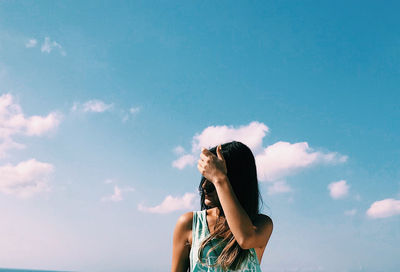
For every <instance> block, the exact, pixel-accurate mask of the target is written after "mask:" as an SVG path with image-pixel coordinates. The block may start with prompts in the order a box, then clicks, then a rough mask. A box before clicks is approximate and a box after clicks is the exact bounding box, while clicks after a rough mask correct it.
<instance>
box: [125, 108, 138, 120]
mask: <svg viewBox="0 0 400 272" xmlns="http://www.w3.org/2000/svg"><path fill="white" fill-rule="evenodd" d="M140 111H141V107H131V108H130V109H129V110H128V111H127V112H126V111H125V110H123V111H122V113H123V115H124V116H123V117H122V122H126V121H128V120H129V119H130V118H131V116H133V115H136V114H137V113H138V112H140Z"/></svg>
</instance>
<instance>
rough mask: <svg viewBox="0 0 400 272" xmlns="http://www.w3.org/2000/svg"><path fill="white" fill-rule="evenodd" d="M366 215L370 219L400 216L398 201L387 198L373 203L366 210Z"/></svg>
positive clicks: (399, 203)
mask: <svg viewBox="0 0 400 272" xmlns="http://www.w3.org/2000/svg"><path fill="white" fill-rule="evenodd" d="M367 215H368V216H369V217H371V218H385V217H390V216H394V215H400V200H397V199H393V198H387V199H384V200H380V201H375V202H374V203H372V205H371V207H370V208H369V209H368V210H367Z"/></svg>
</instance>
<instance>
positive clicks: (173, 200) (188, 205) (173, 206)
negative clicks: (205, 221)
mask: <svg viewBox="0 0 400 272" xmlns="http://www.w3.org/2000/svg"><path fill="white" fill-rule="evenodd" d="M195 197H196V194H193V193H186V194H185V195H184V196H183V197H173V196H171V195H168V196H167V197H166V198H165V199H164V201H163V202H162V203H161V204H160V205H157V206H154V207H146V206H144V205H143V204H139V205H138V210H139V211H142V212H148V213H160V214H165V213H171V212H174V211H178V210H193V209H194V203H193V202H194V200H195Z"/></svg>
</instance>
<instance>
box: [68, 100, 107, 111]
mask: <svg viewBox="0 0 400 272" xmlns="http://www.w3.org/2000/svg"><path fill="white" fill-rule="evenodd" d="M113 106H114V104H112V103H111V104H106V103H105V102H103V101H102V100H99V99H92V100H89V101H86V102H85V103H83V104H82V105H81V104H80V103H79V102H74V103H73V105H72V107H71V111H82V112H95V113H101V112H105V111H108V110H110V109H112V108H113Z"/></svg>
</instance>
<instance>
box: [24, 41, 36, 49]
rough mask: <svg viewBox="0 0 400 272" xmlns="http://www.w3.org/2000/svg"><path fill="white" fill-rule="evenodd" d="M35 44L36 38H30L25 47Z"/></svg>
mask: <svg viewBox="0 0 400 272" xmlns="http://www.w3.org/2000/svg"><path fill="white" fill-rule="evenodd" d="M36 45H37V40H36V39H30V40H29V41H28V42H27V43H26V44H25V47H26V48H32V47H35V46H36Z"/></svg>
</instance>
